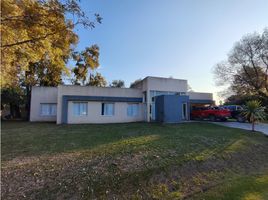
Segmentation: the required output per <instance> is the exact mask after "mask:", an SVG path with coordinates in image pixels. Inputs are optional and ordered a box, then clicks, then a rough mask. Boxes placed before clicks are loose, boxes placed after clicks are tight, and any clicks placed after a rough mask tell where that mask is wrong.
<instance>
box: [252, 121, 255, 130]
mask: <svg viewBox="0 0 268 200" xmlns="http://www.w3.org/2000/svg"><path fill="white" fill-rule="evenodd" d="M252 131H255V120H253V121H252Z"/></svg>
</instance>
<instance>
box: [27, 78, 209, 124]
mask: <svg viewBox="0 0 268 200" xmlns="http://www.w3.org/2000/svg"><path fill="white" fill-rule="evenodd" d="M187 90H188V84H187V80H181V79H174V78H161V77H146V78H144V79H143V80H141V81H140V82H138V83H136V84H135V85H134V86H133V87H132V88H111V87H92V86H78V85H60V86H58V87H38V86H36V87H33V88H32V96H31V113H30V121H32V122H34V121H55V122H56V123H57V124H84V123H122V122H137V121H147V122H151V121H158V122H173V123H175V122H180V121H184V120H189V119H190V109H191V107H192V106H194V105H205V104H213V103H214V101H213V96H212V94H211V93H198V92H188V91H187Z"/></svg>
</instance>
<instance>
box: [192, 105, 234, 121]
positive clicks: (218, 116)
mask: <svg viewBox="0 0 268 200" xmlns="http://www.w3.org/2000/svg"><path fill="white" fill-rule="evenodd" d="M230 117H231V111H230V110H228V109H225V108H221V107H199V108H193V110H192V112H191V119H199V120H203V119H209V120H210V121H217V120H221V121H226V120H227V119H228V118H230Z"/></svg>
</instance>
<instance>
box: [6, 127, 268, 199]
mask: <svg viewBox="0 0 268 200" xmlns="http://www.w3.org/2000/svg"><path fill="white" fill-rule="evenodd" d="M1 145H2V149H1V150H2V165H1V168H2V177H1V178H2V193H1V195H2V198H3V199H21V198H24V199H241V200H249V199H254V200H262V199H267V198H268V194H267V191H268V138H267V137H265V136H264V135H262V134H259V133H251V132H250V131H244V130H239V129H232V128H227V127H223V126H218V125H215V124H210V123H184V124H168V125H162V124H153V123H151V124H148V123H130V124H110V125H55V124H53V123H26V122H3V123H2V140H1Z"/></svg>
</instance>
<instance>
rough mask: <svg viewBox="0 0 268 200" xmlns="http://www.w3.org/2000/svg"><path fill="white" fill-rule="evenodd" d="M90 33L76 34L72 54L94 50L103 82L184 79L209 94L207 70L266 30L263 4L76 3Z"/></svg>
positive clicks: (247, 0)
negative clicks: (92, 20) (89, 20)
mask: <svg viewBox="0 0 268 200" xmlns="http://www.w3.org/2000/svg"><path fill="white" fill-rule="evenodd" d="M81 7H82V9H83V10H84V11H85V12H86V14H87V15H88V16H89V17H92V16H93V15H94V13H99V14H100V15H101V17H102V18H103V21H102V24H100V25H97V26H96V28H95V29H92V30H90V29H83V28H81V27H80V28H79V27H78V28H76V29H75V31H76V32H77V34H78V35H79V44H78V46H77V50H83V49H84V48H85V47H86V46H91V45H92V44H97V45H98V46H99V47H100V60H99V61H100V67H99V69H98V72H100V73H101V74H102V75H103V76H104V77H105V78H106V80H107V81H108V82H111V81H112V80H115V79H116V80H118V79H121V80H124V81H125V83H126V86H129V84H130V83H131V82H133V81H134V80H136V79H138V78H144V77H146V76H160V77H170V76H172V77H173V78H178V79H187V80H188V83H189V85H190V86H191V87H192V89H193V90H194V91H196V92H212V93H213V94H214V98H215V99H216V100H217V101H218V100H219V99H220V98H219V97H217V94H218V92H220V91H221V90H222V88H220V87H217V86H216V85H215V80H214V78H213V73H212V69H213V66H215V64H216V63H218V62H220V61H222V60H224V59H226V58H227V54H228V52H229V51H230V50H231V48H232V47H233V45H234V43H235V42H236V41H239V40H240V39H241V38H242V37H243V36H244V35H245V34H248V33H253V32H262V31H263V29H264V28H265V27H268V11H267V9H268V0H81Z"/></svg>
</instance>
